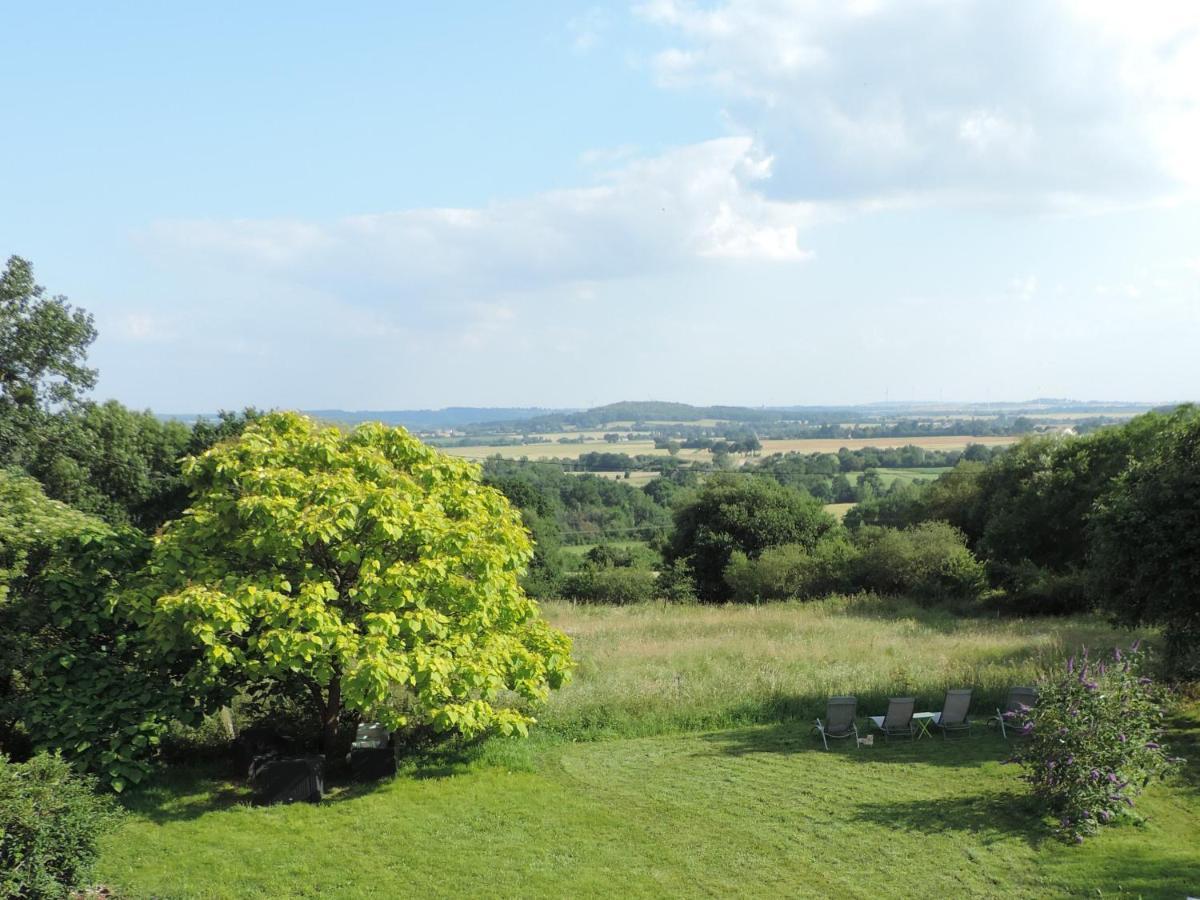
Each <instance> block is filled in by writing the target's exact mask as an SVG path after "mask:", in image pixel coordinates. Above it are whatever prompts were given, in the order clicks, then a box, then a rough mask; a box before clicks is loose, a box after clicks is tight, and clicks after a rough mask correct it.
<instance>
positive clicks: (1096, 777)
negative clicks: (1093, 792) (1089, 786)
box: [1088, 769, 1100, 781]
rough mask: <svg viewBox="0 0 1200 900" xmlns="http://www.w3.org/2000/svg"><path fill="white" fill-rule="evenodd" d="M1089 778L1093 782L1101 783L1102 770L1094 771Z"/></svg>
mask: <svg viewBox="0 0 1200 900" xmlns="http://www.w3.org/2000/svg"><path fill="white" fill-rule="evenodd" d="M1088 777H1089V778H1091V779H1092V781H1099V780H1100V770H1099V769H1092V771H1091V773H1090V774H1089V775H1088Z"/></svg>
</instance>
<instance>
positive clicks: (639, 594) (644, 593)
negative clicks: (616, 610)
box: [563, 567, 655, 606]
mask: <svg viewBox="0 0 1200 900" xmlns="http://www.w3.org/2000/svg"><path fill="white" fill-rule="evenodd" d="M654 593H655V576H654V573H653V572H651V571H650V570H649V569H633V568H626V567H613V568H588V569H584V570H583V571H581V572H576V573H575V574H574V575H570V576H568V577H567V579H566V581H565V582H564V584H563V596H564V597H566V598H567V599H569V600H578V601H581V602H583V603H612V604H615V605H617V606H624V605H626V604H629V603H642V602H644V601H646V600H651V599H653V598H654Z"/></svg>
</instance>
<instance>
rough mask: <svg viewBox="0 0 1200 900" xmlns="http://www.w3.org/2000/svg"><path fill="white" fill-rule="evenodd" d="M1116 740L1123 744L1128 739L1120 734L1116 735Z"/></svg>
mask: <svg viewBox="0 0 1200 900" xmlns="http://www.w3.org/2000/svg"><path fill="white" fill-rule="evenodd" d="M1117 740H1118V741H1120V742H1121V743H1122V744H1124V743H1126V742H1127V741H1128V740H1129V738H1127V737H1125V735H1124V733H1122V734H1118V735H1117Z"/></svg>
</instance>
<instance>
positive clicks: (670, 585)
mask: <svg viewBox="0 0 1200 900" xmlns="http://www.w3.org/2000/svg"><path fill="white" fill-rule="evenodd" d="M655 593H656V594H657V595H658V596H659V597H660V598H662V599H663V600H671V601H674V602H676V603H694V602H695V601H696V580H695V578H694V577H693V576H692V568H691V566H689V565H688V564H687V560H685V559H677V560H675V561H674V562H672V563H665V564H663V566H662V569H661V570H660V571H659V573H658V581H657V583H656V584H655Z"/></svg>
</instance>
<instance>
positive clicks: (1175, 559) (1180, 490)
mask: <svg viewBox="0 0 1200 900" xmlns="http://www.w3.org/2000/svg"><path fill="white" fill-rule="evenodd" d="M1088 533H1089V537H1090V538H1091V542H1092V546H1091V552H1090V555H1089V561H1090V563H1091V567H1092V574H1093V578H1092V584H1093V586H1094V589H1095V591H1096V595H1097V596H1098V597H1099V599H1100V601H1101V603H1102V605H1103V606H1104V607H1105V608H1107V609H1108V610H1109V611H1110V612H1111V613H1113V614H1114V615H1115V616H1116V617H1117V618H1118V619H1120V620H1122V621H1124V622H1126V623H1129V624H1131V625H1139V624H1153V625H1161V626H1163V627H1164V628H1165V632H1166V634H1165V637H1166V643H1167V652H1168V662H1169V664H1170V666H1171V668H1172V669H1173V670H1174V671H1175V672H1176V673H1177V674H1181V675H1191V676H1193V677H1194V676H1195V675H1197V674H1200V650H1198V649H1197V646H1198V645H1200V554H1198V553H1197V548H1198V547H1200V415H1197V410H1196V408H1195V407H1187V408H1185V409H1183V410H1180V411H1179V412H1177V413H1175V414H1174V415H1173V416H1171V417H1170V420H1169V422H1168V423H1167V425H1166V427H1165V428H1164V429H1163V430H1162V431H1161V433H1160V434H1159V435H1158V438H1157V440H1156V441H1155V442H1154V444H1153V445H1152V446H1151V447H1150V448H1149V450H1148V451H1147V452H1145V453H1144V454H1142V455H1140V456H1139V457H1138V458H1136V459H1134V461H1133V462H1132V463H1131V464H1130V466H1129V468H1128V469H1127V470H1126V471H1125V472H1124V473H1123V474H1121V475H1120V476H1119V477H1118V478H1117V479H1116V480H1115V481H1113V482H1112V484H1111V486H1110V488H1109V489H1108V490H1107V491H1106V492H1105V493H1104V495H1103V496H1102V497H1101V498H1100V500H1099V501H1098V503H1097V504H1096V509H1095V511H1094V513H1093V514H1092V516H1091V520H1090V524H1089V528H1088Z"/></svg>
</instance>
